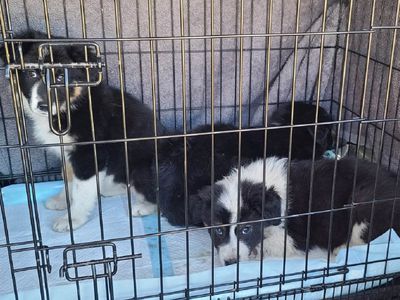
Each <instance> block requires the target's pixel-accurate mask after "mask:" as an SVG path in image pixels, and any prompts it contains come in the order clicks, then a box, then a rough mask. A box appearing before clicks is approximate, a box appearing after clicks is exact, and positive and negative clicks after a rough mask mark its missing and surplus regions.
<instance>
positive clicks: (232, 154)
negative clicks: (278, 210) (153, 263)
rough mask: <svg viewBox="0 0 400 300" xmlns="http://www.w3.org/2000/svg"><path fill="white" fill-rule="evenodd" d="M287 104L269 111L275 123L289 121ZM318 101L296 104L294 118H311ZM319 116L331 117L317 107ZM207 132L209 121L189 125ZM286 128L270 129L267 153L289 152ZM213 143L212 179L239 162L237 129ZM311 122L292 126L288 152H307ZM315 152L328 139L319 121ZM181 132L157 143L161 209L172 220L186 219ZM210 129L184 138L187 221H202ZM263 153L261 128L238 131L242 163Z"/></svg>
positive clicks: (181, 221) (219, 128)
mask: <svg viewBox="0 0 400 300" xmlns="http://www.w3.org/2000/svg"><path fill="white" fill-rule="evenodd" d="M290 109H291V106H290V104H285V105H282V106H281V108H280V109H279V110H278V111H277V112H276V113H275V114H274V115H273V117H272V121H273V124H274V125H278V124H279V125H288V124H290ZM316 109H317V107H316V106H315V105H311V104H305V103H296V104H295V110H294V114H295V118H294V123H295V124H308V123H314V121H315V111H316ZM318 120H319V122H328V121H330V120H331V118H330V117H329V115H328V113H327V112H326V111H325V110H324V109H323V108H319V118H318ZM235 129H237V128H236V127H235V126H232V125H229V124H216V125H215V131H228V130H235ZM193 132H194V133H198V132H211V125H204V126H200V127H198V128H197V129H195V130H194V131H193ZM289 137H290V129H288V128H279V129H271V130H269V131H268V135H267V151H266V155H267V156H280V157H287V156H288V153H289ZM214 140H215V144H214V180H215V181H217V180H220V179H221V178H222V177H223V176H225V175H227V174H228V173H229V171H230V170H231V168H232V167H234V166H237V163H238V151H239V147H238V144H239V143H238V141H239V137H238V133H222V134H216V135H215V138H214ZM313 140H314V127H313V126H311V127H298V128H294V130H293V144H292V158H293V159H302V158H312V153H313ZM316 140H317V143H316V151H315V155H316V157H317V158H320V157H321V156H322V154H323V153H324V152H325V151H326V150H327V149H328V147H329V146H331V144H332V133H331V126H330V125H323V126H322V125H321V126H319V127H318V130H317V138H316ZM183 141H184V140H183V138H175V139H171V140H166V141H163V142H161V146H160V159H159V161H160V164H159V174H160V205H161V211H162V212H163V214H164V216H165V217H166V218H167V219H168V221H169V222H170V223H171V224H173V225H184V224H185V204H184V203H185V201H184V199H185V192H184V182H185V181H184V179H185V173H184V144H183ZM211 143H212V137H211V135H202V136H194V137H188V138H187V193H188V197H189V200H188V203H189V209H188V211H189V218H188V221H189V224H190V225H201V224H202V221H201V217H200V215H199V214H198V210H197V208H198V205H201V201H200V203H199V197H198V196H197V195H196V193H197V191H198V190H199V189H201V188H202V187H204V186H206V185H210V184H211ZM263 153H264V131H263V130H259V131H248V132H243V133H242V145H241V162H242V163H246V162H250V161H252V160H255V159H257V158H262V157H263Z"/></svg>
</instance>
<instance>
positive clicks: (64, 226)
mask: <svg viewBox="0 0 400 300" xmlns="http://www.w3.org/2000/svg"><path fill="white" fill-rule="evenodd" d="M71 223H72V229H73V230H75V229H77V228H79V227H81V226H82V225H83V224H85V223H86V219H79V218H73V217H72V219H71ZM69 228H70V227H69V220H68V215H64V216H62V217H60V218H58V219H56V221H55V222H54V224H53V230H54V231H57V232H66V231H69Z"/></svg>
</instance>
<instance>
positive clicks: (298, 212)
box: [198, 157, 400, 265]
mask: <svg viewBox="0 0 400 300" xmlns="http://www.w3.org/2000/svg"><path fill="white" fill-rule="evenodd" d="M264 166H265V175H266V176H265V185H264V184H263V169H264ZM288 167H289V166H288V160H287V158H281V159H279V158H276V157H270V158H267V159H266V160H265V164H264V161H263V160H257V161H255V162H253V163H250V164H248V165H246V166H243V167H242V168H241V172H240V183H239V184H240V186H238V170H237V169H234V170H233V171H232V172H231V174H230V175H229V176H227V177H225V178H224V179H222V180H220V181H217V182H216V183H215V185H214V188H213V192H214V197H213V198H214V213H213V222H211V186H207V187H205V188H203V189H202V190H201V191H200V193H199V194H198V197H199V199H198V200H199V202H198V203H199V208H198V209H199V210H200V209H201V217H202V220H203V223H204V225H206V226H209V225H217V227H215V228H213V229H211V230H212V231H213V232H211V230H209V232H210V235H211V237H212V238H213V241H214V245H215V247H216V249H217V252H218V253H219V257H220V259H221V262H223V263H225V265H229V264H232V263H236V262H237V259H238V257H237V250H238V249H237V245H239V260H240V261H242V260H250V259H259V258H260V256H261V249H263V255H264V256H263V257H268V256H271V257H283V253H284V247H285V228H286V229H287V239H286V255H287V256H288V257H290V256H304V255H305V252H306V251H307V238H309V244H308V250H309V255H310V257H322V258H323V257H325V259H326V258H327V254H328V251H329V250H330V251H331V254H332V255H333V256H334V255H335V254H337V251H338V250H339V249H340V248H341V247H346V245H347V242H349V244H350V246H351V245H359V244H364V243H367V242H368V241H370V240H373V239H375V238H376V237H378V236H379V235H381V234H383V233H384V232H386V231H387V230H388V229H389V228H391V227H392V228H394V229H395V230H396V232H397V233H398V234H400V208H399V204H397V205H396V201H395V200H394V199H395V198H396V197H398V196H397V195H399V192H400V188H399V187H398V186H397V185H396V176H394V175H393V174H391V173H389V172H387V171H385V170H382V167H381V168H379V169H377V166H376V165H375V164H373V163H370V162H367V161H363V160H359V161H358V166H357V163H356V160H355V159H351V158H346V159H342V160H339V161H337V170H336V175H335V176H334V169H335V161H334V160H326V159H323V160H319V161H315V165H314V173H313V174H314V175H313V182H312V193H310V183H311V178H312V177H311V172H312V161H311V160H304V161H292V162H291V164H290V178H289V182H288V180H287V179H288V178H287V177H288V176H287V174H288ZM377 170H378V172H377ZM355 171H356V172H355ZM355 174H356V175H355ZM334 178H335V179H334ZM353 184H354V189H353ZM332 186H334V191H333V193H332ZM238 190H240V197H238ZM332 194H333V201H331V199H332V198H331V197H332ZM310 195H311V199H312V200H311V210H309V203H310V202H309V200H310ZM263 199H264V200H263ZM238 201H239V205H238ZM263 201H264V203H263ZM372 203H373V204H372ZM351 204H353V209H352V210H351V209H350V206H351ZM200 205H201V207H200ZM287 207H288V210H287V211H286V208H287ZM238 208H239V209H238ZM331 208H333V209H334V210H332V212H330V210H331ZM309 211H311V212H312V214H309V215H310V216H311V218H310V233H309V236H307V221H308V212H309ZM284 216H288V217H284ZM291 216H292V217H291ZM371 216H372V217H371ZM282 217H284V218H282ZM257 220H259V222H257ZM246 221H247V222H248V221H251V222H249V223H246ZM237 222H242V223H243V224H239V225H235V224H234V223H237ZM226 224H228V225H227V226H218V225H226ZM229 224H231V225H229ZM238 240H239V242H238Z"/></svg>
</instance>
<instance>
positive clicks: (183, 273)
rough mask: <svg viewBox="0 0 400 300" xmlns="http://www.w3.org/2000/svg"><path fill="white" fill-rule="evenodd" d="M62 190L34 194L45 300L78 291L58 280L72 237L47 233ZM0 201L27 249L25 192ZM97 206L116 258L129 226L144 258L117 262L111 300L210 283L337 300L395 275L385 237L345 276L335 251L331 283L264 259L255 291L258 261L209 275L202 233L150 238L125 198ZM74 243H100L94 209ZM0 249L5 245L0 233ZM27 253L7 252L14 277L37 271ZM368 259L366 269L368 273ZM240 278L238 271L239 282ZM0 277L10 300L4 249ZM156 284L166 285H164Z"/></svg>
mask: <svg viewBox="0 0 400 300" xmlns="http://www.w3.org/2000/svg"><path fill="white" fill-rule="evenodd" d="M62 186H63V183H62V182H45V183H38V184H35V193H36V198H37V209H38V212H39V219H40V229H41V240H42V243H43V245H45V246H48V247H50V251H49V263H50V265H51V266H52V272H51V273H50V274H47V282H48V286H49V295H50V297H51V298H52V299H60V297H61V296H62V297H63V298H64V299H75V298H77V286H76V284H75V283H74V282H70V281H67V280H66V278H65V277H60V276H59V272H58V270H59V269H60V268H61V266H62V265H63V250H64V248H65V247H66V246H68V245H70V244H71V236H70V234H69V233H58V232H54V231H53V230H52V229H51V225H52V222H53V221H54V219H55V218H56V217H58V216H61V215H62V214H64V213H65V212H60V211H51V210H47V209H46V208H45V207H44V203H45V201H46V200H47V199H48V198H49V197H51V196H52V195H55V194H57V193H58V192H59V191H60V189H61V188H62ZM2 196H3V202H4V209H5V212H6V216H7V225H8V233H9V239H10V243H20V242H25V241H32V231H31V224H30V217H29V209H28V204H27V197H26V192H25V185H22V184H20V185H11V186H8V187H5V188H3V189H2ZM133 201H134V200H133ZM101 203H102V211H101V215H102V221H103V229H104V232H103V239H104V240H111V241H112V243H113V244H114V245H115V247H116V251H117V252H116V255H117V256H118V257H123V256H129V255H131V254H132V248H131V247H132V244H131V241H130V240H129V239H125V238H126V237H129V236H130V220H132V230H133V235H135V236H136V235H139V236H142V238H137V239H134V243H133V246H134V253H136V254H138V253H140V254H141V258H138V259H135V260H134V268H133V266H132V260H122V261H119V262H118V268H117V272H116V273H115V275H114V276H112V284H113V291H114V297H115V298H116V299H125V298H132V297H134V296H137V297H145V298H147V297H148V298H151V297H150V296H154V298H158V297H159V294H160V293H161V292H163V293H164V299H169V298H171V299H173V298H182V297H185V296H188V294H185V290H186V289H187V288H188V287H189V291H186V292H187V293H189V296H191V297H194V296H197V297H199V298H202V297H204V298H205V299H209V298H210V297H209V293H210V291H211V290H210V286H211V285H212V283H214V291H213V292H214V294H215V296H214V297H215V298H216V299H217V298H221V299H226V298H227V297H233V296H234V295H233V292H232V291H233V290H234V289H235V288H237V287H238V286H237V285H236V282H237V280H238V279H239V281H240V283H239V287H238V288H239V292H236V294H235V296H236V297H247V296H253V295H257V294H265V293H276V292H280V293H283V292H284V291H294V290H295V289H300V288H303V292H304V293H305V294H304V295H303V298H305V299H321V298H322V297H324V296H325V297H334V296H335V295H339V294H347V293H352V292H355V291H360V290H363V289H367V288H369V287H371V286H376V285H378V284H384V283H386V282H388V281H390V280H391V278H393V277H394V276H395V275H396V273H398V272H400V238H399V237H398V236H397V235H396V233H395V232H394V231H388V232H386V233H385V234H383V235H382V236H380V237H379V238H377V239H376V240H374V241H373V242H372V243H371V245H370V247H369V250H368V249H367V246H366V245H365V246H355V247H351V248H350V250H349V252H348V258H347V264H348V266H347V267H346V268H343V265H345V262H346V249H342V250H340V251H339V253H338V255H337V257H336V259H335V260H333V261H332V262H331V263H330V264H329V276H328V273H327V267H328V264H327V261H326V260H324V259H311V260H309V261H308V265H307V270H308V271H309V272H308V277H307V278H306V277H305V273H304V272H303V271H304V270H305V260H304V259H303V258H290V259H287V260H286V262H284V261H283V260H282V259H271V258H268V259H265V260H264V261H263V262H262V268H263V273H262V277H263V280H262V283H263V287H261V288H260V287H259V288H257V286H259V285H260V262H259V261H252V262H242V263H240V264H239V268H237V266H236V265H230V266H222V265H221V264H220V263H219V260H218V257H217V256H215V257H214V269H212V250H211V242H210V238H209V235H208V232H207V231H206V230H196V231H192V232H189V234H188V236H189V243H186V233H185V232H179V233H172V234H171V233H169V234H166V235H161V236H160V237H158V236H151V233H156V232H157V231H158V218H157V216H156V215H150V216H146V217H142V218H131V217H129V214H128V204H127V197H126V196H122V195H121V196H115V197H108V198H103V199H102V201H101ZM2 218H3V217H2V216H0V223H1V224H4V222H3V221H4V220H3V219H2ZM174 229H178V228H177V227H172V226H170V225H169V224H168V223H167V222H166V220H165V219H164V218H161V230H162V231H163V232H164V231H169V232H170V231H171V230H174ZM149 235H150V236H149ZM73 238H74V242H75V243H87V242H93V241H99V240H102V233H101V232H100V226H99V209H98V208H97V209H96V210H95V211H94V212H93V214H92V217H91V219H90V221H89V222H88V223H86V224H85V225H84V226H82V227H81V228H79V229H78V230H76V231H74V236H73ZM0 244H2V245H4V244H6V237H5V231H4V227H3V226H0ZM64 246H65V247H64ZM30 247H32V243H27V244H25V245H19V246H12V247H11V250H13V253H12V260H13V265H14V269H22V268H26V267H31V266H35V265H36V263H35V256H34V251H32V250H30ZM21 248H26V250H25V251H14V250H17V249H21ZM187 249H188V250H189V251H188V252H189V259H187ZM367 252H368V264H367V266H366V265H365V261H366V256H367ZM69 254H71V255H68V261H69V262H71V263H72V262H73V260H72V252H71V253H69ZM75 254H76V259H77V261H90V260H93V259H101V258H102V257H103V253H102V251H101V248H99V247H91V248H87V249H80V250H76V251H75ZM214 254H215V253H214ZM105 255H106V257H112V255H113V253H112V248H111V247H106V248H105ZM160 258H161V259H160ZM387 259H388V260H387ZM160 266H161V268H160ZM96 268H97V269H96V271H97V272H99V273H101V272H104V270H103V266H97V267H96ZM283 268H285V270H286V276H285V278H284V283H283V278H282V276H281V274H282V271H283ZM237 270H239V276H238V275H237ZM0 272H1V274H2V275H1V277H2V279H1V284H0V298H1V299H14V294H13V284H12V276H11V271H10V267H9V256H8V250H7V247H0ZM69 272H70V274H71V276H75V275H76V274H75V273H74V272H73V270H70V271H69ZM187 272H189V274H190V275H189V278H187ZM85 275H91V269H90V268H82V269H80V271H79V274H78V276H85ZM212 275H214V276H212ZM397 275H398V274H397ZM160 276H162V277H163V279H162V280H161V279H160ZM15 278H16V279H15V280H16V285H17V288H18V295H19V298H20V299H39V298H40V290H39V288H38V286H39V282H38V279H37V278H38V277H37V271H36V270H27V271H22V272H17V273H15ZM366 278H370V280H369V281H367V282H363V283H360V284H357V280H359V279H360V280H364V279H366ZM302 279H303V280H302ZM344 279H345V280H348V281H350V282H353V284H351V285H349V286H348V287H337V288H334V284H335V283H338V284H339V283H340V284H342V283H343V280H344ZM378 279H381V280H378ZM212 280H214V282H212ZM282 283H283V284H282ZM322 284H325V285H322ZM97 285H98V289H97V290H98V293H99V294H98V296H99V298H100V299H103V298H105V297H106V291H107V289H106V288H102V286H103V285H105V280H104V279H99V280H98V281H97ZM135 286H136V291H135ZM79 292H80V296H81V299H92V298H94V296H95V295H94V288H93V280H86V281H81V282H80V283H79ZM277 295H279V293H278V294H277ZM289 295H290V293H289ZM290 297H291V296H286V298H285V299H290ZM282 299H283V298H282Z"/></svg>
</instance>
